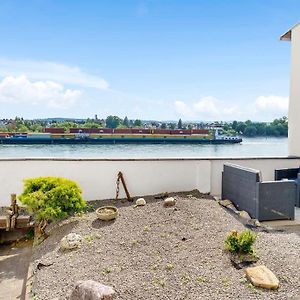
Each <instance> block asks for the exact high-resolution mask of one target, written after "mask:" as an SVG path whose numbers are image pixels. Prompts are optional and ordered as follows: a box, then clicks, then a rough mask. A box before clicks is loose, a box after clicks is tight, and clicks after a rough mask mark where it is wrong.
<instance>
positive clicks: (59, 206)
mask: <svg viewBox="0 0 300 300" xmlns="http://www.w3.org/2000/svg"><path fill="white" fill-rule="evenodd" d="M19 200H20V201H21V203H23V204H25V205H26V206H27V207H28V209H29V210H30V211H31V212H32V213H33V214H34V216H35V219H36V221H38V222H41V221H56V220H59V219H62V218H64V217H66V216H68V215H71V214H73V213H78V212H81V211H82V210H83V209H84V208H85V206H86V202H85V201H84V200H83V199H82V191H81V189H80V187H79V186H78V184H77V183H76V182H74V181H72V180H69V179H65V178H60V177H38V178H30V179H26V180H24V191H23V193H22V194H21V195H20V196H19Z"/></svg>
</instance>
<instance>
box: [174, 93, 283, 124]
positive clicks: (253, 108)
mask: <svg viewBox="0 0 300 300" xmlns="http://www.w3.org/2000/svg"><path fill="white" fill-rule="evenodd" d="M174 107H175V111H176V113H177V115H178V116H179V117H184V118H186V119H190V120H209V121H212V120H223V121H228V120H229V121H231V120H247V119H250V120H256V121H272V120H274V119H275V118H280V117H282V116H286V115H287V111H288V97H281V96H259V97H257V98H256V99H255V100H254V101H253V102H252V103H248V104H245V103H239V104H233V103H230V102H229V103H225V102H224V101H220V100H218V99H217V98H214V97H211V96H208V97H203V98H201V99H200V100H199V101H197V102H193V103H186V102H184V101H175V102H174Z"/></svg>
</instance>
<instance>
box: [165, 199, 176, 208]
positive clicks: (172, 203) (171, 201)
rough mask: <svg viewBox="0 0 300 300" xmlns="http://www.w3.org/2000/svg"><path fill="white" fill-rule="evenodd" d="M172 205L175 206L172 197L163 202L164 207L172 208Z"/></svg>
mask: <svg viewBox="0 0 300 300" xmlns="http://www.w3.org/2000/svg"><path fill="white" fill-rule="evenodd" d="M174 205H175V199H174V198H173V197H169V198H166V199H165V200H164V206H174Z"/></svg>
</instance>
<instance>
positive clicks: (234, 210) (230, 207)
mask: <svg viewBox="0 0 300 300" xmlns="http://www.w3.org/2000/svg"><path fill="white" fill-rule="evenodd" d="M226 208H228V209H231V210H232V211H233V212H234V213H236V214H237V215H238V214H239V211H238V210H237V208H236V207H235V206H234V205H233V204H229V205H228V206H226Z"/></svg>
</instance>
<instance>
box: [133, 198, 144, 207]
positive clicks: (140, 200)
mask: <svg viewBox="0 0 300 300" xmlns="http://www.w3.org/2000/svg"><path fill="white" fill-rule="evenodd" d="M135 205H137V206H144V205H146V200H145V199H144V198H139V199H137V200H136V201H135Z"/></svg>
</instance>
